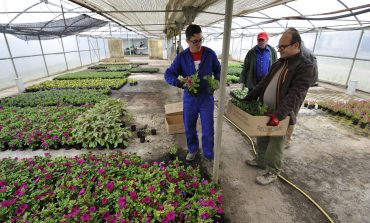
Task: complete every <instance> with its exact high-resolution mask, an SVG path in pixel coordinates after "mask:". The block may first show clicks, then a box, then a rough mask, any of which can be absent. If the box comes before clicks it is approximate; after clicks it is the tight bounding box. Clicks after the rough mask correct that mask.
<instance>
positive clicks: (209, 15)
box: [0, 0, 370, 38]
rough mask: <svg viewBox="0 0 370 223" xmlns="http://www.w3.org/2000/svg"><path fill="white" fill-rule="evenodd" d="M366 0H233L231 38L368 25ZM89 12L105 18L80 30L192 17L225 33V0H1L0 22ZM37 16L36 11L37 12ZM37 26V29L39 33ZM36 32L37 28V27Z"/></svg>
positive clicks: (212, 32) (156, 24)
mask: <svg viewBox="0 0 370 223" xmlns="http://www.w3.org/2000/svg"><path fill="white" fill-rule="evenodd" d="M369 3H370V2H369V0H356V1H352V0H325V1H322V0H297V1H292V0H234V7H233V23H232V34H231V35H232V37H239V36H249V35H255V34H256V33H258V32H261V31H266V32H268V33H270V34H274V33H277V34H279V33H281V32H283V31H284V29H285V28H286V27H296V28H297V29H298V30H299V31H303V32H310V31H312V30H354V29H369V26H370V19H369V18H370V4H369ZM81 14H87V15H89V16H90V17H92V18H96V19H99V20H103V21H109V23H108V24H107V25H105V26H103V27H100V28H99V27H96V28H95V29H94V30H92V31H84V32H81V33H80V35H91V36H104V37H110V36H112V37H114V36H120V37H122V38H132V37H133V36H136V37H140V38H142V37H144V36H145V37H162V36H164V35H165V34H168V35H171V34H173V33H175V32H176V30H177V27H182V31H183V30H184V29H185V27H186V25H187V24H189V23H190V22H192V21H193V23H195V24H199V25H201V26H202V27H203V33H204V34H205V35H208V36H215V37H218V36H220V35H222V33H223V20H224V19H225V15H224V14H225V1H224V0H71V1H67V0H27V1H24V0H2V1H1V2H0V23H2V24H6V25H8V26H10V25H12V24H13V25H14V24H18V23H30V22H47V21H51V20H61V19H63V20H66V19H67V18H72V17H77V16H79V15H81ZM35 15H37V16H35ZM42 31H43V30H42V29H41V28H40V33H42ZM35 32H36V31H35Z"/></svg>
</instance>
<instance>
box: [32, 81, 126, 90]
mask: <svg viewBox="0 0 370 223" xmlns="http://www.w3.org/2000/svg"><path fill="white" fill-rule="evenodd" d="M126 81H127V79H126V78H123V79H101V78H98V79H77V80H50V81H45V82H42V83H39V84H35V85H32V86H31V87H28V88H26V91H27V92H34V91H42V90H50V89H76V88H77V89H78V88H87V89H96V88H110V89H119V88H121V87H122V86H123V85H124V84H125V83H126Z"/></svg>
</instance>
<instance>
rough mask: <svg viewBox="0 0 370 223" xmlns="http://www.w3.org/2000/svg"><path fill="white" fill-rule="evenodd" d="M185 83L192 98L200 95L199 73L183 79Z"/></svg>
mask: <svg viewBox="0 0 370 223" xmlns="http://www.w3.org/2000/svg"><path fill="white" fill-rule="evenodd" d="M183 81H184V82H185V86H186V90H187V91H188V92H189V94H190V95H191V96H198V95H199V86H200V85H199V83H200V80H199V77H198V73H195V74H193V75H191V76H189V77H186V78H184V79H183Z"/></svg>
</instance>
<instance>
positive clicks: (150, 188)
mask: <svg viewBox="0 0 370 223" xmlns="http://www.w3.org/2000/svg"><path fill="white" fill-rule="evenodd" d="M154 190H155V188H154V186H153V185H150V187H149V192H150V193H153V192H154Z"/></svg>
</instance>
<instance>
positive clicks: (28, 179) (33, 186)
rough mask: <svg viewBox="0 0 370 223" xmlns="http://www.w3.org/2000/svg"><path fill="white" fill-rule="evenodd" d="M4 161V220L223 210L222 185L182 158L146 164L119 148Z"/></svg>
mask: <svg viewBox="0 0 370 223" xmlns="http://www.w3.org/2000/svg"><path fill="white" fill-rule="evenodd" d="M0 165H1V166H0V169H2V170H4V171H2V172H0V179H1V180H0V182H1V188H3V189H4V191H3V192H2V193H1V194H0V196H1V200H2V204H3V207H2V208H1V209H0V216H1V218H2V221H3V222H8V221H9V222H10V221H11V219H13V221H18V220H19V221H20V222H23V221H24V219H30V218H29V216H32V222H107V221H110V220H112V219H113V218H114V219H115V220H116V222H124V221H123V220H125V222H146V221H148V219H149V222H213V219H219V218H220V217H221V215H222V208H221V203H222V195H221V194H220V191H219V190H218V187H217V185H216V184H214V183H210V182H208V181H207V180H204V179H202V178H201V175H200V172H199V170H197V169H194V168H193V167H191V166H188V167H186V166H184V165H182V163H181V162H179V161H175V162H173V163H170V164H168V165H166V164H164V163H158V162H152V163H144V162H142V161H141V159H140V157H138V156H135V155H130V154H124V153H121V152H114V153H112V154H110V155H105V154H100V155H93V154H83V155H81V156H76V157H73V158H65V157H58V158H52V157H51V156H50V155H48V154H46V156H45V157H40V156H39V157H34V158H33V159H23V160H16V159H4V160H2V161H1V162H0ZM25 167H26V168H27V169H28V171H24V168H25ZM40 170H41V172H42V174H40ZM148 173H150V174H148ZM3 186H4V187H3ZM14 196H15V197H16V198H17V199H15V200H14V202H13V201H12V198H13V197H14ZM16 213H17V214H16ZM21 219H23V220H22V221H21Z"/></svg>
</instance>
